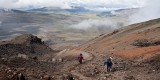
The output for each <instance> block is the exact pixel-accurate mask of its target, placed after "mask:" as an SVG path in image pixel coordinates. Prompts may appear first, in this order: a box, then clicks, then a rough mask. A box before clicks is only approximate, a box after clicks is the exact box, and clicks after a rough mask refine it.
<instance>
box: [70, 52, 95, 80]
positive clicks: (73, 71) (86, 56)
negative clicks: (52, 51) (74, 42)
mask: <svg viewBox="0 0 160 80" xmlns="http://www.w3.org/2000/svg"><path fill="white" fill-rule="evenodd" d="M77 52H79V53H82V54H83V57H84V61H83V64H76V65H74V66H73V67H71V68H69V71H70V72H71V74H72V75H73V76H76V77H78V80H92V79H91V78H89V77H86V76H84V75H83V74H81V73H79V72H78V71H77V70H76V67H80V66H82V65H85V64H86V63H88V62H90V61H91V60H92V59H94V55H93V54H90V53H87V52H84V51H77Z"/></svg>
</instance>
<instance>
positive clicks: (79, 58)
mask: <svg viewBox="0 0 160 80" xmlns="http://www.w3.org/2000/svg"><path fill="white" fill-rule="evenodd" d="M82 60H83V55H82V54H80V55H79V57H78V61H79V63H80V64H82Z"/></svg>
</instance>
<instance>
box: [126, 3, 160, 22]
mask: <svg viewBox="0 0 160 80" xmlns="http://www.w3.org/2000/svg"><path fill="white" fill-rule="evenodd" d="M159 3H160V0H146V1H145V5H144V7H143V8H140V9H139V11H137V12H136V13H135V14H133V15H132V16H130V18H129V19H130V21H131V24H132V23H138V22H143V21H147V20H151V19H156V18H160V5H159Z"/></svg>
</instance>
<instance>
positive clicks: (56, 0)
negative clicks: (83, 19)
mask: <svg viewBox="0 0 160 80" xmlns="http://www.w3.org/2000/svg"><path fill="white" fill-rule="evenodd" d="M143 3H144V0H0V8H28V7H59V8H71V6H84V7H86V8H91V7H97V6H98V7H102V6H105V7H115V8H117V7H139V6H142V5H143Z"/></svg>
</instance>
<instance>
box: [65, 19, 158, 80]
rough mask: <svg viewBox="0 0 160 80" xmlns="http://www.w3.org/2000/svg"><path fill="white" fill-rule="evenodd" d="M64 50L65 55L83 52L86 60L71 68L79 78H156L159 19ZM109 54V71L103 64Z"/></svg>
mask: <svg viewBox="0 0 160 80" xmlns="http://www.w3.org/2000/svg"><path fill="white" fill-rule="evenodd" d="M67 53H68V54H66V55H65V57H66V58H67V57H68V56H77V55H79V54H80V53H82V54H85V55H84V57H85V60H86V62H84V64H82V65H79V66H76V67H74V68H72V69H71V72H72V74H73V75H76V76H79V79H82V80H159V79H160V76H159V75H160V68H159V65H160V63H159V61H160V58H159V57H160V19H155V20H150V21H146V22H142V23H137V24H133V25H129V26H126V27H123V28H121V29H117V30H114V31H113V32H110V33H106V34H102V35H100V36H98V37H96V38H94V39H92V40H90V41H88V42H87V43H85V44H83V45H81V46H79V47H77V48H75V49H74V50H71V51H68V52H67ZM86 55H87V57H86ZM88 55H89V56H88ZM63 56H64V54H63ZM109 56H112V57H113V63H114V64H113V70H112V72H110V73H109V72H107V71H106V68H105V67H104V66H103V62H104V61H105V60H106V58H107V57H109ZM90 58H91V59H90Z"/></svg>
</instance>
